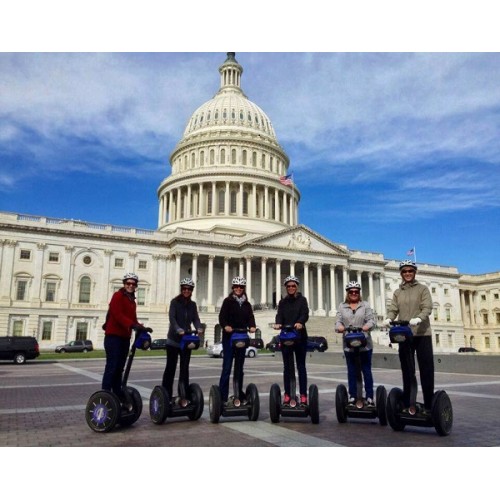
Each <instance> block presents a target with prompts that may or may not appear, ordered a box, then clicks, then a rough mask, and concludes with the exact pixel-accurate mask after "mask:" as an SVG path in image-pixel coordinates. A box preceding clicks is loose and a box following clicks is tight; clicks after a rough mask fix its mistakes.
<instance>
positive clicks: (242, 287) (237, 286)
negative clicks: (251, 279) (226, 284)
mask: <svg viewBox="0 0 500 500" xmlns="http://www.w3.org/2000/svg"><path fill="white" fill-rule="evenodd" d="M235 288H241V290H244V289H245V287H244V286H241V285H234V286H233V289H235Z"/></svg>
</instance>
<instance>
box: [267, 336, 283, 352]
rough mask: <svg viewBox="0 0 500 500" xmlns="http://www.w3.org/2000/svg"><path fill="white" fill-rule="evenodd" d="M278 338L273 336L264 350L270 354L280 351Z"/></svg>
mask: <svg viewBox="0 0 500 500" xmlns="http://www.w3.org/2000/svg"><path fill="white" fill-rule="evenodd" d="M279 344H280V336H279V335H275V336H274V337H273V338H272V339H271V341H270V342H268V343H267V344H266V349H267V350H269V351H271V352H276V351H279V350H280V345H279Z"/></svg>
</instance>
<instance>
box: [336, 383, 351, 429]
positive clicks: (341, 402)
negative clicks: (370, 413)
mask: <svg viewBox="0 0 500 500" xmlns="http://www.w3.org/2000/svg"><path fill="white" fill-rule="evenodd" d="M348 400H349V397H348V394H347V389H346V386H345V385H344V384H339V385H338V386H337V389H336V390H335V411H336V412H337V420H338V422H339V424H345V423H346V422H347V402H348Z"/></svg>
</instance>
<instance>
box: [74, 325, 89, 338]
mask: <svg viewBox="0 0 500 500" xmlns="http://www.w3.org/2000/svg"><path fill="white" fill-rule="evenodd" d="M88 328H89V325H88V323H84V322H83V321H79V322H78V323H77V324H76V337H75V340H86V339H87V333H88Z"/></svg>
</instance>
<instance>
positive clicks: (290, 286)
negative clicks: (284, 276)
mask: <svg viewBox="0 0 500 500" xmlns="http://www.w3.org/2000/svg"><path fill="white" fill-rule="evenodd" d="M286 287H287V288H297V285H287V286H286Z"/></svg>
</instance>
